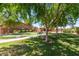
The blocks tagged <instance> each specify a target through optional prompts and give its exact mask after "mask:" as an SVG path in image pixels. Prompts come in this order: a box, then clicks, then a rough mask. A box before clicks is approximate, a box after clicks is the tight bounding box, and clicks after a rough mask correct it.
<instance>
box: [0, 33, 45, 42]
mask: <svg viewBox="0 0 79 59" xmlns="http://www.w3.org/2000/svg"><path fill="white" fill-rule="evenodd" d="M41 35H45V34H39V35H34V36H28V37H23V38H13V39H5V40H3V39H0V43H5V42H11V41H17V40H25V39H29V38H32V37H38V36H41Z"/></svg>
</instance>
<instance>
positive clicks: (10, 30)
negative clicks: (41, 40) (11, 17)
mask: <svg viewBox="0 0 79 59" xmlns="http://www.w3.org/2000/svg"><path fill="white" fill-rule="evenodd" d="M31 28H32V26H31V25H28V24H24V23H22V24H20V25H18V26H16V27H14V28H10V27H4V26H3V25H0V35H2V34H9V33H13V32H14V30H16V31H18V30H22V29H23V30H28V31H30V30H31Z"/></svg>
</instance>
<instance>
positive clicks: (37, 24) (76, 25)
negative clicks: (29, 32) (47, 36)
mask: <svg viewBox="0 0 79 59" xmlns="http://www.w3.org/2000/svg"><path fill="white" fill-rule="evenodd" d="M33 26H34V27H38V28H39V27H40V24H39V23H35V24H33ZM74 26H75V27H79V18H78V19H77V21H76V24H75V25H74ZM66 28H70V26H69V25H68V26H66Z"/></svg>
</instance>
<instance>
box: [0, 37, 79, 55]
mask: <svg viewBox="0 0 79 59" xmlns="http://www.w3.org/2000/svg"><path fill="white" fill-rule="evenodd" d="M49 39H50V40H52V41H53V43H51V44H49V43H46V42H44V40H43V39H41V37H38V38H31V39H28V40H24V41H23V42H19V44H16V45H10V47H3V48H0V55H6V56H8V55H12V56H20V55H26V56H77V55H79V51H77V50H75V49H74V48H71V47H70V46H66V45H63V44H61V43H59V42H58V41H57V40H58V39H59V37H58V38H57V37H54V36H49ZM66 42H67V41H66ZM67 43H69V42H67Z"/></svg>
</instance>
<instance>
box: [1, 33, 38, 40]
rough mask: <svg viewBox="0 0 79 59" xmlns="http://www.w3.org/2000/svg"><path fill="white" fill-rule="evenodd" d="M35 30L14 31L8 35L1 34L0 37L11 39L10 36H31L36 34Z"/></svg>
mask: <svg viewBox="0 0 79 59" xmlns="http://www.w3.org/2000/svg"><path fill="white" fill-rule="evenodd" d="M36 34H37V33H36V32H25V33H15V34H9V35H1V36H0V39H11V38H18V37H26V36H33V35H36Z"/></svg>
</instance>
